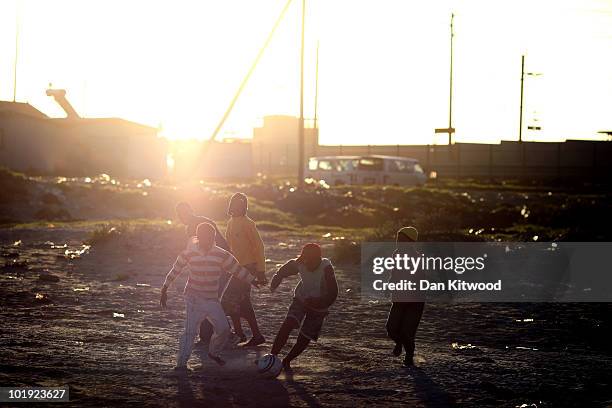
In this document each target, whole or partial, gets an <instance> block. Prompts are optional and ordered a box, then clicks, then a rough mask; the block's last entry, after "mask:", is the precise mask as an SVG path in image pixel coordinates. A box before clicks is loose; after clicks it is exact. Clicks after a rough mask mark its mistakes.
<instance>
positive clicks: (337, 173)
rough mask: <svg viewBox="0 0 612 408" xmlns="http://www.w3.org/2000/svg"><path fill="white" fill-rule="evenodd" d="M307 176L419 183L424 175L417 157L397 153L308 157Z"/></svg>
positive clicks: (344, 180) (351, 181) (340, 181)
mask: <svg viewBox="0 0 612 408" xmlns="http://www.w3.org/2000/svg"><path fill="white" fill-rule="evenodd" d="M304 174H305V175H306V178H312V179H315V180H324V181H325V182H326V183H327V184H329V185H336V186H337V185H342V184H387V185H389V184H390V185H398V186H422V185H423V184H425V181H426V179H427V177H426V176H425V173H424V172H423V169H422V168H421V166H420V165H419V161H418V160H417V159H412V158H407V157H396V156H380V155H368V156H316V157H311V158H309V160H308V164H307V168H306V171H305V173H304Z"/></svg>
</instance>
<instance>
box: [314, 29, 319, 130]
mask: <svg viewBox="0 0 612 408" xmlns="http://www.w3.org/2000/svg"><path fill="white" fill-rule="evenodd" d="M318 107H319V41H317V62H316V63H315V100H314V128H315V129H318V126H317V109H318Z"/></svg>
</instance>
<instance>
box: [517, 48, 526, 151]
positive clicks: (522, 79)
mask: <svg viewBox="0 0 612 408" xmlns="http://www.w3.org/2000/svg"><path fill="white" fill-rule="evenodd" d="M524 79H525V55H521V106H520V111H519V138H518V141H519V142H522V141H523V82H524Z"/></svg>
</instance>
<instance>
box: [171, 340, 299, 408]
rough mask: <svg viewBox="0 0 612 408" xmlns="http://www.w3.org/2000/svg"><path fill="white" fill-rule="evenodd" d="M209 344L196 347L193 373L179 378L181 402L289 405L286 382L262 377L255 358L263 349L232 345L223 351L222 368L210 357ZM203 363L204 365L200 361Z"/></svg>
mask: <svg viewBox="0 0 612 408" xmlns="http://www.w3.org/2000/svg"><path fill="white" fill-rule="evenodd" d="M207 353H208V349H207V348H206V347H197V348H195V349H194V352H193V355H192V360H191V364H192V365H193V366H194V367H195V368H194V371H193V372H192V373H189V374H187V375H182V376H179V377H178V384H177V385H178V405H179V406H181V407H198V406H202V407H211V406H234V405H240V406H257V407H277V406H289V405H290V403H289V394H288V392H287V389H286V388H285V386H284V385H283V383H282V382H280V381H278V380H276V379H274V380H269V379H265V378H262V377H260V376H259V374H258V373H257V369H256V366H255V360H256V359H257V358H259V357H260V356H261V355H263V354H265V351H264V349H263V348H255V349H253V348H251V349H245V348H239V347H238V348H231V349H228V350H226V351H224V353H223V358H224V359H225V360H226V365H225V366H223V367H219V366H218V365H216V364H215V363H214V362H212V361H210V359H209V358H208V357H207ZM200 362H201V367H200V366H199V363H200Z"/></svg>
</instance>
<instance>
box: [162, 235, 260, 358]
mask: <svg viewBox="0 0 612 408" xmlns="http://www.w3.org/2000/svg"><path fill="white" fill-rule="evenodd" d="M215 235H216V232H215V228H214V227H213V226H212V225H210V224H207V223H202V224H200V225H198V228H197V230H196V237H195V238H194V239H192V240H191V241H190V242H189V244H188V245H187V249H186V250H184V251H183V252H181V253H180V255H179V256H178V258H177V259H176V262H174V265H173V266H172V269H171V270H170V272H168V275H166V280H165V282H164V285H163V286H162V289H161V299H160V305H161V307H162V308H165V307H166V300H167V291H168V286H170V284H171V283H172V282H173V281H174V280H175V279H176V278H177V277H178V276H179V275H180V274H181V272H183V270H185V268H187V267H188V270H189V277H188V279H187V283H186V285H185V291H184V293H185V307H186V312H187V313H186V317H185V332H184V333H183V335H182V336H181V340H180V346H179V354H178V358H177V363H176V369H177V370H187V360H189V356H190V355H191V349H192V348H193V342H194V340H195V338H196V336H197V334H198V328H199V327H200V323H201V322H202V321H203V320H205V319H206V320H208V321H209V322H210V323H211V324H212V326H213V330H214V334H213V336H212V338H211V340H210V344H209V347H208V357H210V358H211V359H212V360H213V361H215V362H216V363H217V364H219V365H224V364H225V361H223V360H222V359H221V357H220V356H219V354H220V352H221V350H222V349H223V346H224V344H225V342H226V340H227V337H228V335H229V331H230V328H229V324H228V322H227V319H226V317H225V312H224V311H223V308H222V307H221V304H220V303H219V279H220V278H221V275H222V274H224V273H229V274H230V275H232V276H235V277H237V278H238V279H241V280H243V281H245V282H246V283H250V284H252V285H253V286H255V287H257V284H256V282H255V277H254V276H253V275H251V274H250V273H249V271H248V270H246V269H245V268H243V267H242V266H240V264H239V263H238V261H237V260H236V258H234V256H233V255H232V254H230V253H229V252H227V251H226V250H224V249H222V248H219V247H218V246H216V245H215Z"/></svg>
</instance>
